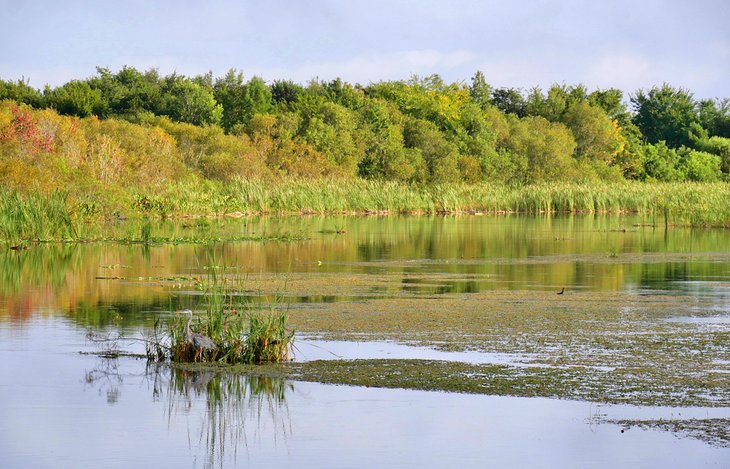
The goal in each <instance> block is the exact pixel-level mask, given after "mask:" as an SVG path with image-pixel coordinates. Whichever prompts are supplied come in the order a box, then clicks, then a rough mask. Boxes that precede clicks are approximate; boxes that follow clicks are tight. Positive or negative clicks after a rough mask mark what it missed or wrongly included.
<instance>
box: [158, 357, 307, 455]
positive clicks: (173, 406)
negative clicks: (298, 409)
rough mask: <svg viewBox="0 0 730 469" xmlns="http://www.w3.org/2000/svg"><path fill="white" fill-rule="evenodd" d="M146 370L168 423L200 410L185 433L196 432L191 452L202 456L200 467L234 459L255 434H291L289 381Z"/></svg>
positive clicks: (176, 369) (206, 372) (174, 369)
mask: <svg viewBox="0 0 730 469" xmlns="http://www.w3.org/2000/svg"><path fill="white" fill-rule="evenodd" d="M149 371H150V372H151V373H152V374H154V375H155V383H157V384H156V386H155V387H154V393H155V396H156V398H157V399H162V398H163V396H164V399H165V400H166V402H167V414H168V418H169V419H170V422H171V424H172V422H173V421H174V420H175V419H176V417H178V416H182V415H187V416H190V415H200V412H201V410H202V412H203V416H202V417H201V418H200V423H199V424H198V425H197V428H190V434H191V435H197V436H198V440H197V448H195V449H197V451H195V453H197V454H200V455H203V454H204V455H205V458H204V461H203V462H204V465H205V466H206V467H216V466H217V467H224V462H225V461H230V460H231V459H232V460H234V461H235V460H236V458H237V456H238V452H239V450H241V449H247V448H248V447H249V443H251V442H252V441H255V440H257V439H259V438H260V437H261V435H264V434H267V435H269V434H270V435H273V438H274V439H275V440H278V439H286V438H287V436H288V435H290V434H291V423H290V421H289V412H288V408H287V406H286V395H287V393H289V392H292V391H293V390H294V386H293V384H291V383H289V382H287V381H285V380H283V379H280V378H273V377H270V376H256V375H245V374H236V373H230V372H225V371H222V370H220V369H215V368H209V369H195V368H187V367H185V368H180V367H168V366H159V365H157V364H155V365H150V367H149ZM160 373H162V374H163V376H162V377H160ZM165 375H167V376H165ZM201 405H202V406H203V409H200V406H201ZM188 422H191V420H190V419H189V420H188ZM191 449H192V448H191Z"/></svg>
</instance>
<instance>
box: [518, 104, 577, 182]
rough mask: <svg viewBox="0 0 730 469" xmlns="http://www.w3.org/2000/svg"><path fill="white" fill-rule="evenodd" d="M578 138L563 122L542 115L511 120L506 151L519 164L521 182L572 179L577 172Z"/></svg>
mask: <svg viewBox="0 0 730 469" xmlns="http://www.w3.org/2000/svg"><path fill="white" fill-rule="evenodd" d="M575 147H576V144H575V139H574V138H573V135H572V133H571V132H570V130H568V128H567V127H565V126H564V125H563V124H560V123H554V122H550V121H548V120H547V119H545V118H543V117H526V118H524V119H516V118H512V119H510V138H509V141H508V142H507V144H506V148H505V150H506V151H508V152H509V154H510V155H511V157H512V158H513V160H514V161H515V163H516V171H517V172H518V174H516V176H517V177H519V179H520V181H521V182H524V183H532V182H537V181H557V180H570V179H571V178H572V177H573V176H574V174H575V162H574V160H573V158H572V155H573V152H574V151H575Z"/></svg>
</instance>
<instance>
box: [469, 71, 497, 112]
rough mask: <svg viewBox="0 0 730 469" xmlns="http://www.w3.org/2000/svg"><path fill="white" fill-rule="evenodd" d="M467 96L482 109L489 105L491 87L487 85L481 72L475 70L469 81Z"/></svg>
mask: <svg viewBox="0 0 730 469" xmlns="http://www.w3.org/2000/svg"><path fill="white" fill-rule="evenodd" d="M469 95H470V96H471V100H472V101H473V102H474V103H476V104H477V105H479V106H480V107H482V108H483V107H486V106H488V105H489V104H490V103H491V95H492V87H491V86H489V84H488V83H487V79H486V77H485V76H484V73H483V72H482V71H481V70H477V72H476V73H475V74H474V76H473V77H472V79H471V86H470V87H469Z"/></svg>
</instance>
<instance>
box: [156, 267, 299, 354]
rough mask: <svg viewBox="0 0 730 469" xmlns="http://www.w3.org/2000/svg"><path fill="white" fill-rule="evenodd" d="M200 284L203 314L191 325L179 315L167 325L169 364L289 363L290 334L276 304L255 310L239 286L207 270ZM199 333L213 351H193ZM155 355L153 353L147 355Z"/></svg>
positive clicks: (203, 348) (188, 319)
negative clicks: (201, 287) (204, 302)
mask: <svg viewBox="0 0 730 469" xmlns="http://www.w3.org/2000/svg"><path fill="white" fill-rule="evenodd" d="M207 270H208V272H209V273H208V279H207V282H206V283H205V284H203V288H204V293H205V300H206V312H205V315H204V316H203V317H202V318H201V317H198V318H197V320H196V321H195V322H194V323H193V322H192V321H191V318H188V317H187V316H184V317H183V315H178V316H177V317H176V318H175V319H174V320H173V321H172V322H171V323H170V326H169V337H170V344H171V345H170V359H171V360H172V361H174V362H193V361H198V360H199V361H208V362H219V363H230V364H259V363H281V362H285V361H288V360H289V349H290V347H291V344H292V341H293V340H294V332H293V331H291V330H289V329H288V327H287V314H286V312H285V311H278V310H276V308H275V305H272V306H270V307H269V308H268V309H266V310H260V309H256V308H255V307H254V306H253V305H252V304H251V303H249V302H248V301H246V299H245V298H244V297H243V296H241V295H240V294H239V291H240V287H241V283H240V281H239V282H237V281H235V280H233V281H229V279H226V278H224V277H221V274H219V273H218V272H217V270H218V269H215V268H210V269H207ZM194 334H198V337H200V336H203V337H204V338H205V339H209V340H210V341H212V343H213V344H215V346H210V347H200V346H196V344H195V343H194V342H195V341H194V340H191V335H194ZM155 355H157V353H156V351H153V352H152V353H149V352H148V356H155Z"/></svg>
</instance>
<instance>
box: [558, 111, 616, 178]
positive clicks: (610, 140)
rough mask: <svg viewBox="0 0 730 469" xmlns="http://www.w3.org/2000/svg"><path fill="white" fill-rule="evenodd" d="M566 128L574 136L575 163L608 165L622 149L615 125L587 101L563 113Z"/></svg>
mask: <svg viewBox="0 0 730 469" xmlns="http://www.w3.org/2000/svg"><path fill="white" fill-rule="evenodd" d="M564 119H565V124H566V125H567V126H568V128H569V129H570V130H571V131H572V132H573V136H574V137H575V142H576V149H575V156H576V157H577V158H578V159H587V160H590V161H594V162H597V161H600V162H602V163H604V164H607V165H610V164H612V163H613V160H614V158H615V156H616V155H617V154H618V153H619V152H620V151H621V150H622V149H623V145H624V139H623V138H622V136H621V132H620V130H619V127H618V123H617V122H616V121H613V120H611V118H610V117H608V115H606V113H605V112H604V111H603V110H602V109H600V108H598V107H594V106H591V105H590V104H589V103H588V102H587V101H580V102H578V103H575V104H573V105H572V106H571V107H570V108H569V109H568V110H567V111H566V113H565V116H564Z"/></svg>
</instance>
